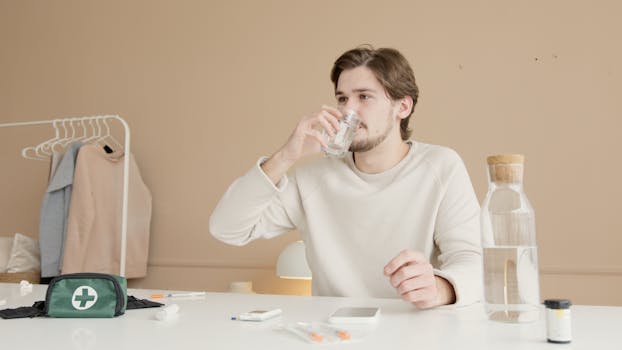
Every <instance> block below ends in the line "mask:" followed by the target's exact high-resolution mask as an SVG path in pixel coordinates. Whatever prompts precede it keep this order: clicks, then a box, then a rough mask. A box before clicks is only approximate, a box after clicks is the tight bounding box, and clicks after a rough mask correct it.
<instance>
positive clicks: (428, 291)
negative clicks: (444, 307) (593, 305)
mask: <svg viewBox="0 0 622 350" xmlns="http://www.w3.org/2000/svg"><path fill="white" fill-rule="evenodd" d="M435 298H436V290H435V289H433V288H421V289H416V290H413V291H410V292H408V293H405V294H402V299H403V300H404V301H407V302H409V303H415V306H417V307H420V305H419V304H422V306H425V304H430V305H431V304H432V303H433V301H434V299H435ZM418 303H419V304H418Z"/></svg>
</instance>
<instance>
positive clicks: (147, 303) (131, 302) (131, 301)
mask: <svg viewBox="0 0 622 350" xmlns="http://www.w3.org/2000/svg"><path fill="white" fill-rule="evenodd" d="M163 305H164V304H162V303H158V302H156V301H151V300H149V299H136V297H134V296H132V295H128V296H127V307H126V309H127V310H133V309H146V308H149V307H160V306H163Z"/></svg>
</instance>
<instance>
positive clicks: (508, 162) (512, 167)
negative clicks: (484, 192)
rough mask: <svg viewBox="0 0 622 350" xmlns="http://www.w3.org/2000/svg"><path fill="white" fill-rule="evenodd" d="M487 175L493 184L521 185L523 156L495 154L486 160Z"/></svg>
mask: <svg viewBox="0 0 622 350" xmlns="http://www.w3.org/2000/svg"><path fill="white" fill-rule="evenodd" d="M486 161H487V162H488V173H489V174H490V180H491V181H493V182H506V183H521V182H523V164H524V163H525V156H524V155H522V154H497V155H494V156H489V157H488V158H486Z"/></svg>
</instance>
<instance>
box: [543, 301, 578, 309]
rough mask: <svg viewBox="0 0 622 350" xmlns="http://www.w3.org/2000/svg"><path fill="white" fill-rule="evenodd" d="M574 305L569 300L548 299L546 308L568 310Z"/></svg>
mask: <svg viewBox="0 0 622 350" xmlns="http://www.w3.org/2000/svg"><path fill="white" fill-rule="evenodd" d="M570 305H572V303H571V302H570V300H568V299H546V300H545V301H544V306H546V307H547V308H549V309H568V308H570Z"/></svg>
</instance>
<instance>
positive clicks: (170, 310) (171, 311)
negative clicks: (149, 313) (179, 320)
mask: <svg viewBox="0 0 622 350" xmlns="http://www.w3.org/2000/svg"><path fill="white" fill-rule="evenodd" d="M178 311H179V305H177V304H171V305H167V306H165V307H163V308H162V310H160V311H158V312H157V313H156V314H155V318H156V319H157V320H158V321H168V320H170V319H172V318H173V317H175V316H177V312H178Z"/></svg>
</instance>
